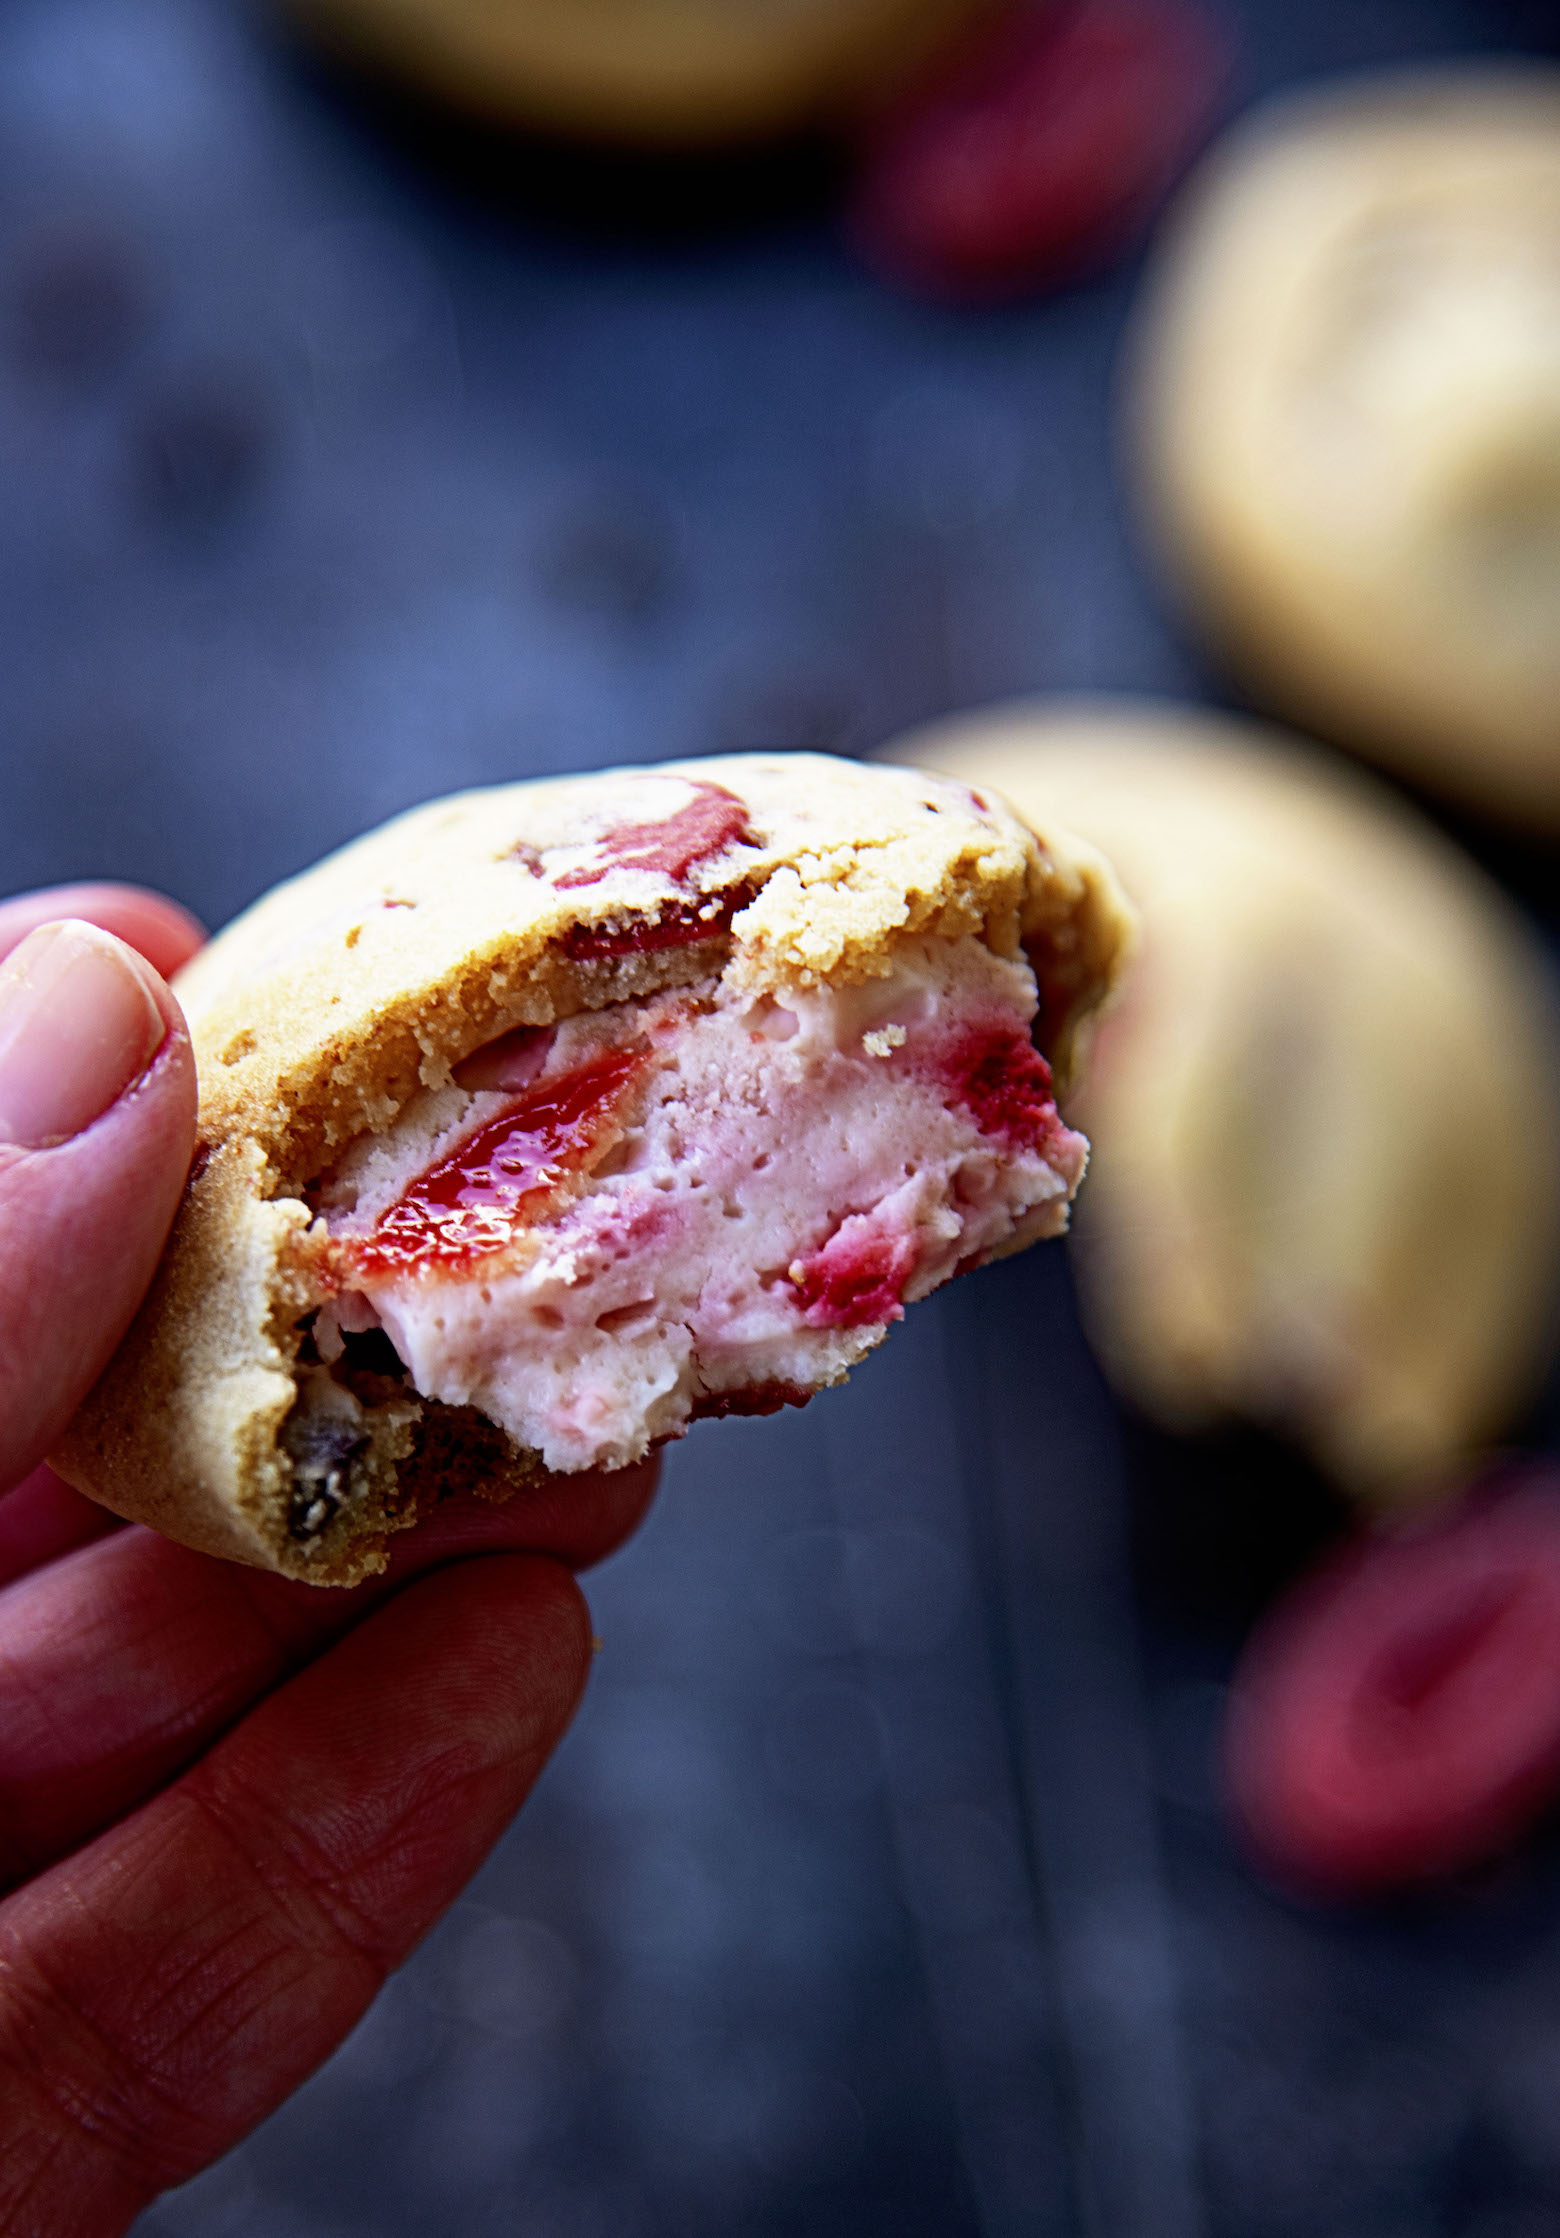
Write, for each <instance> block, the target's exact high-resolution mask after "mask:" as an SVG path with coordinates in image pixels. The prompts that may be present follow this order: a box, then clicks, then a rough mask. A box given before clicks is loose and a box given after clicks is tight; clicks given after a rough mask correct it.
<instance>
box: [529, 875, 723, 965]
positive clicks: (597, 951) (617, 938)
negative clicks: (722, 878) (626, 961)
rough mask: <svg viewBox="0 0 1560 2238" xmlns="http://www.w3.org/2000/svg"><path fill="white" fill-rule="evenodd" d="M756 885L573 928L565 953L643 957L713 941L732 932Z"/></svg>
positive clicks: (578, 957) (583, 957)
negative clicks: (657, 911) (607, 922)
mask: <svg viewBox="0 0 1560 2238" xmlns="http://www.w3.org/2000/svg"><path fill="white" fill-rule="evenodd" d="M757 891H758V886H757V883H756V882H755V881H754V880H752V879H747V880H745V881H744V882H743V884H741V885H740V886H731V887H728V889H727V890H726V892H725V893H723V894H719V895H711V896H710V897H709V899H708V900H705V901H679V902H674V903H673V904H672V906H671V907H670V908H669V909H663V910H662V911H661V912H660V914H659V915H658V916H656V917H634V918H630V919H628V920H627V921H623V922H619V923H616V924H610V925H571V926H570V927H569V930H568V931H567V932H566V933H565V934H564V936H563V943H562V945H563V952H564V954H565V955H566V956H568V957H569V958H571V960H572V961H573V962H575V963H588V962H589V961H590V960H591V958H592V957H594V956H643V955H648V954H651V953H653V952H654V951H655V950H656V949H659V948H684V947H687V946H689V945H691V943H692V942H694V941H696V940H713V939H715V937H716V936H717V935H718V934H720V933H726V932H730V930H731V921H732V919H733V918H734V917H735V916H736V914H737V911H738V910H739V909H746V907H747V905H748V903H749V902H750V901H751V900H752V899H753V896H754V895H755V894H756V893H757Z"/></svg>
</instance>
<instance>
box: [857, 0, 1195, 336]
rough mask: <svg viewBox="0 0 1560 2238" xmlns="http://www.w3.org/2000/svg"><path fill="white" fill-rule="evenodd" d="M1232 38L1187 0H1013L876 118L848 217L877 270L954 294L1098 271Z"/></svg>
mask: <svg viewBox="0 0 1560 2238" xmlns="http://www.w3.org/2000/svg"><path fill="white" fill-rule="evenodd" d="M1230 53H1231V49H1230V41H1229V38H1228V35H1227V34H1226V32H1225V31H1224V29H1223V27H1222V26H1221V25H1220V24H1219V23H1218V22H1216V21H1215V20H1214V19H1213V18H1212V17H1211V16H1209V15H1207V14H1205V13H1204V12H1203V10H1202V9H1201V8H1200V7H1199V6H1197V5H1196V4H1195V0H1068V4H1067V5H1065V6H1059V7H1043V6H1042V7H1037V6H1033V5H1029V6H1026V5H1016V6H1014V7H1013V8H1012V9H1011V10H1010V11H1009V12H1008V13H1006V14H1005V15H1003V16H1002V17H1001V18H1000V19H999V20H998V22H997V24H996V26H995V27H994V29H993V30H992V32H991V33H990V35H989V36H988V37H987V38H986V39H985V40H984V41H983V42H981V43H980V44H979V45H977V46H976V47H975V48H974V49H972V50H969V49H967V50H966V51H965V53H964V55H963V57H962V59H961V61H960V62H958V63H957V64H955V65H954V66H953V68H952V69H951V71H949V72H947V73H945V74H944V75H943V76H942V77H940V78H938V79H936V80H933V81H932V82H931V83H930V84H929V85H925V86H922V87H920V88H918V89H917V90H916V91H914V92H912V93H911V94H910V95H908V96H906V98H905V99H904V100H903V101H902V102H901V103H900V104H898V105H897V106H896V107H895V108H894V109H893V110H892V111H891V112H890V114H889V115H888V116H887V117H886V118H884V119H883V120H882V121H881V124H880V127H879V129H878V132H877V134H876V135H875V137H874V139H873V141H872V143H871V144H870V145H869V147H868V149H867V151H866V155H865V160H864V163H863V166H862V170H861V173H860V175H859V178H858V180H857V184H856V188H855V192H854V195H853V198H852V201H851V205H850V208H849V211H848V216H847V224H848V226H849V230H850V232H851V234H852V236H853V238H854V239H855V241H856V243H857V245H858V247H859V248H860V250H861V252H862V254H863V256H864V257H865V258H866V260H867V262H868V263H869V264H870V265H872V267H873V268H874V269H875V270H876V271H879V272H881V273H883V274H884V275H885V276H886V277H887V278H889V279H892V280H897V281H902V282H905V283H908V284H909V285H910V286H911V287H913V288H916V289H918V290H920V291H921V292H923V293H926V294H930V295H935V296H940V297H943V298H948V299H954V300H996V299H1001V298H1003V297H1008V296H1017V295H1023V294H1028V293H1030V292H1033V291H1036V290H1039V289H1043V288H1047V287H1055V286H1057V285H1059V284H1061V283H1063V282H1065V281H1068V280H1073V279H1077V278H1080V277H1082V276H1084V275H1086V274H1088V273H1090V272H1093V271H1097V270H1099V269H1100V268H1101V267H1103V266H1104V265H1106V264H1108V263H1109V262H1110V261H1111V260H1112V259H1113V258H1114V257H1116V256H1118V255H1119V254H1121V253H1122V252H1123V251H1124V250H1125V249H1127V248H1129V247H1130V246H1131V245H1132V243H1133V242H1134V241H1135V240H1136V238H1137V237H1138V235H1139V234H1140V233H1141V231H1142V230H1143V228H1144V226H1145V225H1146V223H1147V221H1148V219H1149V218H1150V217H1151V216H1152V214H1153V212H1154V210H1155V209H1156V208H1157V207H1158V205H1159V203H1160V201H1161V200H1162V199H1163V197H1164V195H1165V194H1166V192H1167V191H1168V189H1169V188H1170V187H1171V186H1172V185H1173V184H1174V182H1175V180H1176V179H1177V178H1178V177H1179V175H1180V173H1181V171H1182V170H1183V169H1184V167H1185V165H1186V163H1187V162H1188V161H1189V159H1190V157H1191V156H1192V155H1193V154H1194V153H1195V151H1196V149H1197V147H1198V146H1199V144H1200V143H1201V141H1202V140H1203V138H1204V137H1205V136H1206V134H1207V132H1208V129H1209V127H1210V125H1211V124H1212V122H1213V119H1214V116H1215V113H1216V111H1217V108H1218V106H1219V102H1220V97H1221V95H1222V93H1223V91H1224V88H1225V85H1226V83H1227V81H1228V77H1229V65H1230Z"/></svg>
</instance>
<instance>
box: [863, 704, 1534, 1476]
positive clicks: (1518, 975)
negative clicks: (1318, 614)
mask: <svg viewBox="0 0 1560 2238" xmlns="http://www.w3.org/2000/svg"><path fill="white" fill-rule="evenodd" d="M884 751H885V752H886V753H887V754H888V755H889V757H890V758H892V759H894V760H899V761H910V762H914V763H916V764H917V765H919V766H922V767H926V768H932V769H937V770H942V771H946V772H948V773H949V774H951V775H954V776H957V777H961V778H963V779H964V780H965V781H966V782H967V783H969V784H972V785H975V786H992V787H995V788H996V789H998V790H999V791H1001V792H1002V793H1004V794H1006V796H1007V798H1008V799H1009V801H1010V802H1011V803H1012V804H1013V806H1014V807H1016V808H1017V809H1018V811H1019V813H1020V814H1021V815H1023V814H1026V813H1032V812H1035V811H1037V810H1038V808H1039V806H1040V804H1041V803H1043V804H1044V809H1045V813H1046V815H1047V817H1049V818H1050V819H1051V821H1052V822H1053V823H1057V824H1063V825H1066V826H1068V827H1070V828H1071V829H1072V830H1074V831H1076V832H1077V833H1078V834H1079V835H1080V836H1081V837H1083V838H1085V839H1087V840H1089V841H1091V842H1092V843H1093V844H1095V845H1096V846H1098V847H1099V848H1101V849H1102V850H1103V851H1104V852H1105V853H1106V854H1107V855H1108V856H1109V857H1110V859H1111V861H1112V862H1113V863H1114V865H1115V866H1116V869H1117V871H1118V872H1119V874H1120V876H1121V879H1122V882H1123V884H1124V886H1125V887H1126V889H1127V892H1128V894H1129V895H1130V897H1131V899H1132V900H1133V901H1134V902H1135V903H1136V904H1137V906H1138V908H1139V910H1140V911H1141V915H1142V940H1141V947H1140V950H1139V953H1138V956H1137V958H1136V960H1135V961H1134V963H1133V965H1132V966H1131V968H1130V970H1129V972H1128V975H1127V980H1126V986H1125V992H1124V995H1123V997H1122V999H1121V1001H1120V1002H1119V1004H1118V1006H1117V1008H1116V1009H1115V1010H1114V1011H1113V1012H1111V1013H1110V1014H1109V1015H1108V1016H1107V1017H1106V1018H1105V1019H1104V1021H1103V1023H1102V1024H1101V1026H1100V1028H1099V1032H1098V1040H1097V1042H1096V1045H1095V1050H1094V1058H1093V1069H1092V1073H1091V1077H1090V1085H1089V1089H1088V1092H1087V1095H1086V1096H1084V1097H1081V1098H1080V1099H1079V1103H1078V1108H1077V1110H1076V1111H1075V1112H1074V1113H1072V1114H1071V1116H1072V1117H1073V1118H1074V1119H1075V1120H1076V1123H1077V1124H1079V1125H1080V1126H1082V1127H1083V1128H1084V1129H1085V1130H1086V1131H1087V1133H1088V1135H1089V1137H1090V1139H1091V1141H1092V1143H1093V1145H1094V1150H1093V1155H1092V1158H1091V1160H1090V1167H1089V1174H1088V1179H1087V1181H1086V1183H1085V1185H1084V1188H1083V1191H1082V1193H1081V1195H1080V1198H1079V1204H1078V1213H1077V1220H1076V1243H1077V1263H1078V1269H1079V1275H1080V1280H1081V1283H1082V1288H1083V1298H1084V1306H1085V1311H1086V1314H1087V1317H1088V1321H1089V1325H1090V1331H1091V1334H1092V1336H1093V1339H1094V1341H1095V1343H1096V1346H1097V1349H1098V1350H1099V1352H1100V1353H1101V1355H1102V1358H1103V1360H1104V1362H1105V1365H1106V1367H1107V1369H1108V1371H1109V1372H1110V1373H1111V1375H1112V1377H1113V1378H1114V1380H1115V1381H1116V1382H1117V1384H1118V1386H1119V1387H1120V1388H1121V1389H1122V1390H1123V1391H1124V1392H1125V1393H1126V1394H1128V1395H1129V1396H1130V1397H1131V1398H1133V1399H1134V1400H1135V1401H1136V1402H1137V1403H1139V1404H1140V1405H1142V1406H1143V1407H1144V1408H1145V1409H1146V1411H1147V1412H1148V1413H1149V1414H1151V1415H1152V1416H1154V1417H1156V1418H1157V1419H1158V1420H1160V1421H1161V1422H1163V1423H1165V1424H1166V1425H1168V1426H1169V1427H1171V1428H1174V1429H1179V1430H1199V1429H1204V1428H1207V1427H1210V1426H1212V1425H1213V1424H1215V1423H1217V1422H1218V1421H1220V1420H1221V1419H1227V1418H1229V1417H1232V1416H1233V1417H1240V1418H1244V1419H1245V1420H1248V1421H1251V1422H1255V1423H1258V1424H1261V1425H1263V1426H1266V1427H1268V1428H1271V1429H1276V1430H1278V1431H1280V1432H1281V1433H1283V1434H1285V1435H1287V1436H1289V1437H1291V1438H1293V1439H1294V1440H1296V1441H1297V1442H1298V1443H1299V1444H1300V1445H1302V1446H1303V1447H1305V1448H1306V1449H1307V1450H1308V1451H1309V1452H1310V1453H1311V1455H1312V1457H1313V1458H1314V1459H1315V1460H1316V1461H1318V1462H1319V1463H1320V1465H1321V1466H1322V1467H1323V1468H1324V1469H1325V1470H1326V1471H1327V1472H1328V1474H1329V1475H1331V1476H1332V1477H1333V1478H1334V1480H1335V1481H1337V1482H1338V1483H1340V1484H1341V1485H1342V1486H1343V1487H1344V1488H1345V1489H1346V1490H1347V1491H1349V1492H1350V1493H1351V1494H1353V1495H1354V1496H1355V1497H1357V1498H1360V1499H1363V1500H1364V1501H1366V1502H1368V1503H1370V1504H1372V1505H1376V1506H1381V1507H1390V1506H1392V1505H1393V1504H1395V1503H1405V1502H1411V1501H1416V1500H1421V1499H1425V1498H1433V1497H1434V1496H1435V1495H1436V1494H1437V1493H1438V1492H1440V1491H1441V1490H1443V1489H1447V1488H1449V1487H1450V1484H1451V1482H1452V1480H1453V1479H1454V1478H1455V1477H1456V1476H1457V1474H1458V1473H1459V1472H1460V1471H1461V1470H1462V1469H1463V1468H1464V1467H1465V1466H1466V1465H1467V1464H1468V1463H1469V1462H1470V1461H1471V1459H1472V1458H1473V1457H1474V1456H1475V1455H1476V1454H1477V1452H1478V1451H1479V1449H1480V1448H1481V1447H1483V1446H1484V1445H1485V1444H1486V1442H1487V1441H1489V1440H1490V1439H1491V1438H1493V1437H1495V1436H1497V1435H1498V1434H1499V1433H1500V1432H1501V1431H1502V1430H1503V1429H1505V1428H1507V1427H1508V1426H1509V1425H1510V1424H1511V1423H1512V1421H1513V1419H1514V1418H1515V1416H1516V1415H1517V1413H1518V1412H1519V1410H1520V1409H1521V1408H1522V1406H1523V1405H1524V1403H1525V1402H1527V1401H1529V1400H1530V1399H1531V1397H1532V1396H1533V1393H1534V1391H1535V1388H1536V1385H1537V1383H1538V1381H1539V1379H1540V1378H1541V1376H1542V1373H1543V1371H1544V1369H1545V1367H1546V1365H1547V1364H1548V1361H1549V1359H1550V1356H1551V1352H1552V1348H1553V1337H1554V1327H1555V1315H1554V1307H1555V1293H1556V1280H1557V1272H1560V1070H1557V1054H1556V1039H1555V1015H1554V1009H1553V999H1552V993H1551V988H1550V985H1549V982H1548V979H1547V977H1546V973H1545V967H1544V963H1543V959H1542V956H1541V953H1540V951H1539V949H1538V947H1537V944H1536V942H1535V941H1534V939H1533V938H1532V937H1531V936H1530V935H1529V933H1528V932H1527V930H1526V929H1525V927H1524V926H1523V924H1522V922H1521V921H1520V919H1519V918H1518V917H1517V915H1516V914H1515V912H1514V911H1513V910H1512V909H1511V908H1510V906H1509V905H1508V904H1507V903H1506V902H1505V901H1504V900H1503V899H1502V897H1501V895H1500V894H1499V893H1498V891H1497V890H1496V888H1495V887H1494V886H1493V885H1492V884H1491V883H1490V882H1489V881H1488V880H1487V879H1486V878H1485V877H1484V876H1483V874H1482V873H1481V872H1480V871H1479V870H1477V869H1476V868H1475V867H1474V865H1473V864H1472V863H1471V862H1469V861H1468V860H1467V859H1466V858H1465V857H1464V856H1463V855H1461V854H1460V853H1459V852H1458V850H1457V849H1456V848H1454V847H1453V846H1452V845H1451V844H1450V843H1449V842H1447V841H1446V840H1444V839H1442V838H1441V837H1440V836H1439V835H1438V834H1436V833H1435V832H1433V831H1432V830H1431V829H1430V828H1429V827H1428V826H1427V825H1426V824H1425V823H1423V822H1422V821H1421V820H1420V819H1419V818H1418V817H1417V816H1416V815H1414V814H1413V813H1412V812H1411V811H1409V810H1408V809H1406V808H1405V807H1403V806H1402V805H1401V804H1400V803H1399V802H1398V801H1397V800H1396V799H1394V798H1393V797H1392V796H1391V795H1390V794H1389V793H1387V792H1385V791H1384V790H1383V789H1382V788H1380V787H1378V786H1377V785H1375V784H1374V783H1372V782H1371V781H1370V780H1368V779H1366V778H1364V777H1362V776H1359V775H1357V774H1355V773H1354V772H1352V771H1350V770H1348V769H1347V768H1346V767H1342V768H1340V767H1339V766H1338V765H1336V764H1335V763H1334V762H1333V761H1332V760H1331V758H1330V757H1327V756H1325V755H1323V754H1321V753H1318V752H1315V751H1313V750H1311V749H1309V748H1307V747H1305V746H1303V745H1302V744H1301V743H1300V742H1299V741H1298V740H1294V739H1290V738H1289V737H1287V736H1286V735H1285V734H1284V733H1282V732H1277V731H1273V730H1269V729H1267V728H1266V727H1264V726H1260V725H1257V724H1254V723H1247V722H1242V721H1238V720H1235V719H1232V718H1228V717H1224V716H1219V715H1216V714H1213V713H1210V712H1208V711H1205V710H1202V709H1192V708H1187V707H1177V706H1175V705H1173V704H1171V703H1168V702H1161V703H1155V702H1152V701H1134V700H1129V699H1119V700H1116V699H1098V700H1075V701H1065V700H1058V701H1049V702H1048V701H1044V700H1035V701H1030V702H1018V703H1014V704H1011V705H1008V706H1005V707H998V708H995V709H991V710H988V711H985V712H981V713H977V714H974V715H971V716H966V717H961V718H958V719H955V720H953V721H950V722H945V723H939V724H935V725H932V726H930V727H928V728H925V729H921V730H916V731H913V732H911V733H909V734H908V735H907V736H905V737H902V738H900V739H897V740H895V741H894V742H893V743H892V744H891V745H890V746H888V747H887V748H886V749H884ZM1030 803H1033V804H1034V810H1031V809H1030V808H1029V806H1028V804H1030Z"/></svg>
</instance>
